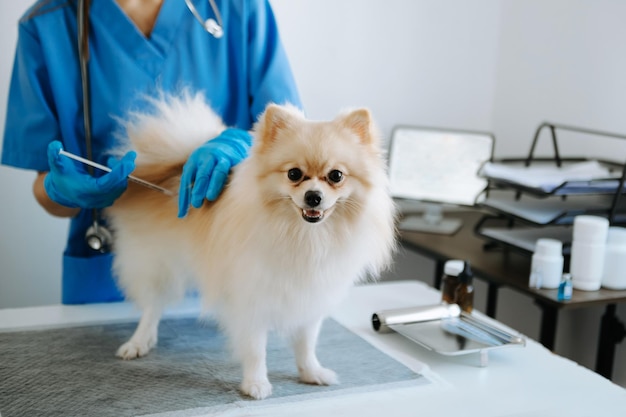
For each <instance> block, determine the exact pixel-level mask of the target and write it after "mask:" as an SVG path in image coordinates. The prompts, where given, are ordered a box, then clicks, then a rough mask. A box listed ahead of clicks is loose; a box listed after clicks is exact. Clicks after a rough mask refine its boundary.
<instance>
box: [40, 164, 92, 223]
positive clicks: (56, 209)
mask: <svg viewBox="0 0 626 417" xmlns="http://www.w3.org/2000/svg"><path fill="white" fill-rule="evenodd" d="M46 175H48V173H47V172H39V173H37V177H36V178H35V182H34V183H33V194H34V195H35V200H37V202H38V203H39V205H40V206H41V207H43V209H44V210H46V212H48V214H51V215H52V216H56V217H74V216H76V215H77V214H78V212H79V211H80V209H79V208H76V207H66V206H62V205H61V204H59V203H55V202H54V201H52V199H50V197H48V193H46V189H45V188H44V185H43V184H44V180H45V178H46Z"/></svg>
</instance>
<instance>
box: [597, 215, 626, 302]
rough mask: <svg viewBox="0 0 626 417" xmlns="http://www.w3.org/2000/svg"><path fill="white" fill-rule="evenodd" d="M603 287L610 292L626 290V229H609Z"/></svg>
mask: <svg viewBox="0 0 626 417" xmlns="http://www.w3.org/2000/svg"><path fill="white" fill-rule="evenodd" d="M602 286H603V287H604V288H608V289H610V290H626V228H624V227H609V232H608V236H607V239H606V253H605V257H604V271H603V273H602Z"/></svg>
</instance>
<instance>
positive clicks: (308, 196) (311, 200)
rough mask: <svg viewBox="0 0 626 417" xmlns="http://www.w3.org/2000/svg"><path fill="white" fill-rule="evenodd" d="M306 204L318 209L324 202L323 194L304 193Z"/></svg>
mask: <svg viewBox="0 0 626 417" xmlns="http://www.w3.org/2000/svg"><path fill="white" fill-rule="evenodd" d="M304 202H305V203H307V205H308V206H309V207H317V206H319V204H320V203H321V202H322V194H321V193H320V192H319V191H307V192H306V193H304Z"/></svg>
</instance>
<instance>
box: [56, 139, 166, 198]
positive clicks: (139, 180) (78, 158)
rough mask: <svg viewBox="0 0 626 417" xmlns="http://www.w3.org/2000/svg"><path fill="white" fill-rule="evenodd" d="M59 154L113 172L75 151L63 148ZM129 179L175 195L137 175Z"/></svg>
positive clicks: (130, 176)
mask: <svg viewBox="0 0 626 417" xmlns="http://www.w3.org/2000/svg"><path fill="white" fill-rule="evenodd" d="M59 154H60V155H63V156H67V157H68V158H70V159H73V160H75V161H78V162H82V163H83V164H85V165H89V166H92V167H94V168H98V169H101V170H102V171H106V172H111V168H109V167H108V166H106V165H100V164H99V163H97V162H93V161H90V160H89V159H85V158H83V157H81V156H78V155H74V154H73V153H71V152H67V151H65V150H63V149H61V150H59ZM128 179H129V180H130V181H132V182H134V183H136V184H139V185H143V186H144V187H147V188H150V189H152V190H154V191H159V192H162V193H163V194H167V195H170V196H174V195H175V194H174V193H173V192H171V191H170V190H167V189H165V188H163V187H159V186H158V185H156V184H153V183H151V182H148V181H146V180H142V179H141V178H137V177H135V176H133V175H129V176H128Z"/></svg>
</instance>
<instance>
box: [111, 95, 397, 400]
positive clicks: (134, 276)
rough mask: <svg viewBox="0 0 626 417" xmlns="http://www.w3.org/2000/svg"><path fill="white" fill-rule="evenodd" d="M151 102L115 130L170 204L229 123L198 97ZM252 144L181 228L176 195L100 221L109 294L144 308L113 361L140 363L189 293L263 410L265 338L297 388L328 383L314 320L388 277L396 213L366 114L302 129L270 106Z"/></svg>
mask: <svg viewBox="0 0 626 417" xmlns="http://www.w3.org/2000/svg"><path fill="white" fill-rule="evenodd" d="M152 104H153V106H154V109H155V111H154V112H150V113H148V114H134V115H132V117H130V118H129V120H128V121H127V123H126V126H125V132H126V134H127V136H128V139H129V144H128V147H130V148H132V149H135V150H136V151H137V154H138V156H137V168H136V170H135V172H134V175H136V176H138V177H141V178H144V179H146V180H148V181H151V182H154V183H157V184H159V185H161V186H163V187H165V188H167V189H170V190H172V191H173V192H175V193H177V191H178V186H179V182H180V174H181V172H182V166H183V164H184V162H185V161H186V160H187V158H188V156H189V155H190V153H191V152H192V151H193V150H194V149H195V148H197V147H198V146H199V145H201V144H202V143H204V142H205V141H206V139H207V138H211V137H215V136H217V135H218V134H219V133H220V132H221V131H222V130H223V129H224V128H225V126H224V125H223V124H222V122H221V120H220V119H219V117H218V116H216V115H215V113H214V112H213V111H212V110H211V108H210V107H209V106H208V105H207V104H206V102H205V100H204V98H203V96H202V95H200V94H197V95H191V94H183V95H181V96H177V97H161V98H159V99H155V100H153V103H152ZM253 136H254V142H253V146H252V148H251V151H250V156H249V157H248V158H247V159H245V160H244V161H243V162H242V163H240V164H239V165H238V166H237V167H236V168H235V169H234V170H233V172H232V175H231V178H230V182H229V183H228V185H227V186H226V187H225V189H224V191H223V193H222V194H221V196H220V197H219V199H218V200H217V201H216V202H214V203H209V202H208V201H205V203H204V205H203V207H202V208H200V209H193V208H192V209H191V210H190V212H189V214H188V215H187V217H186V218H184V219H179V218H177V208H178V205H177V202H178V198H177V197H171V196H167V195H165V194H162V193H158V192H155V191H153V190H150V189H147V188H143V187H140V186H137V185H135V184H132V183H131V184H130V185H129V187H128V190H127V191H126V192H125V193H124V195H123V196H122V197H121V198H120V199H119V200H118V201H117V202H116V203H115V204H114V205H113V206H112V207H110V208H109V209H107V211H106V214H107V216H108V217H109V221H110V223H111V225H112V227H113V229H114V231H115V236H116V240H115V247H114V250H115V261H114V269H115V272H116V274H117V276H118V279H119V285H120V287H121V288H122V289H123V291H124V292H125V294H126V296H127V297H128V298H129V299H131V300H133V301H134V302H135V303H136V304H137V305H138V306H139V307H140V308H141V309H142V317H141V319H140V321H139V324H138V327H137V329H136V331H135V333H134V334H133V336H132V337H131V338H130V340H129V341H128V342H126V343H124V344H123V345H122V346H121V347H120V348H119V350H118V352H117V355H118V356H120V357H122V358H124V359H133V358H136V357H140V356H143V355H145V354H147V353H148V351H149V350H150V349H151V348H152V347H154V346H155V344H156V342H157V329H158V323H159V320H160V317H161V313H162V311H163V309H164V307H165V306H166V305H167V304H168V303H170V302H172V301H175V300H177V299H179V298H180V297H182V296H183V295H184V294H185V291H186V290H187V289H188V288H189V287H190V286H195V287H196V288H197V289H198V290H199V292H200V294H201V296H202V300H203V304H204V305H206V306H207V309H210V310H211V312H213V313H214V315H215V318H216V319H217V321H218V322H219V323H220V325H221V327H222V328H223V330H224V331H225V333H226V334H227V335H228V337H229V340H230V342H231V345H232V349H233V353H234V356H235V358H236V359H237V360H239V361H240V362H241V364H242V368H243V380H242V383H241V390H242V391H243V393H245V394H247V395H249V396H251V397H254V398H257V399H261V398H265V397H267V396H268V395H270V394H271V390H272V386H271V384H270V382H269V380H268V377H267V368H266V360H265V359H266V352H265V349H266V341H267V337H268V333H269V332H271V331H277V332H281V333H282V334H283V335H285V336H286V337H288V338H290V340H291V341H292V344H293V348H294V351H295V358H296V364H297V368H298V372H299V375H300V379H301V381H303V382H305V383H312V384H321V385H325V384H334V383H336V382H337V377H336V375H335V373H334V372H333V371H332V370H330V369H326V368H324V367H322V365H320V363H319V361H318V359H317V357H316V354H315V346H316V343H317V337H318V333H319V330H320V327H321V324H322V320H323V319H324V318H325V317H326V316H327V315H328V314H330V312H331V311H332V309H333V308H334V307H335V306H337V305H338V304H339V303H340V302H341V300H342V298H343V297H344V295H346V293H347V291H348V289H349V288H350V287H351V286H352V285H353V284H355V283H357V282H360V281H363V280H365V279H367V278H368V277H372V276H376V275H377V274H378V273H379V272H380V271H381V270H382V269H383V268H385V267H386V266H388V264H389V263H390V261H391V257H392V252H393V248H394V245H395V228H394V216H395V213H394V205H393V202H392V200H391V198H390V197H389V194H388V190H387V176H386V170H385V169H386V167H385V160H384V157H383V154H382V151H381V146H380V143H379V135H378V133H377V131H376V129H375V127H374V125H373V122H372V120H371V117H370V114H369V112H368V111H367V110H364V109H359V110H354V111H350V112H345V113H344V114H341V115H339V116H338V117H337V118H336V119H334V120H332V121H310V120H307V119H305V117H304V116H303V114H302V113H301V112H300V111H299V110H298V109H296V108H294V107H291V106H278V105H273V104H272V105H269V106H268V107H267V109H266V110H265V112H264V113H263V115H261V117H260V118H259V121H258V122H257V124H256V125H255V128H254V132H253ZM187 277H191V278H187Z"/></svg>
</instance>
